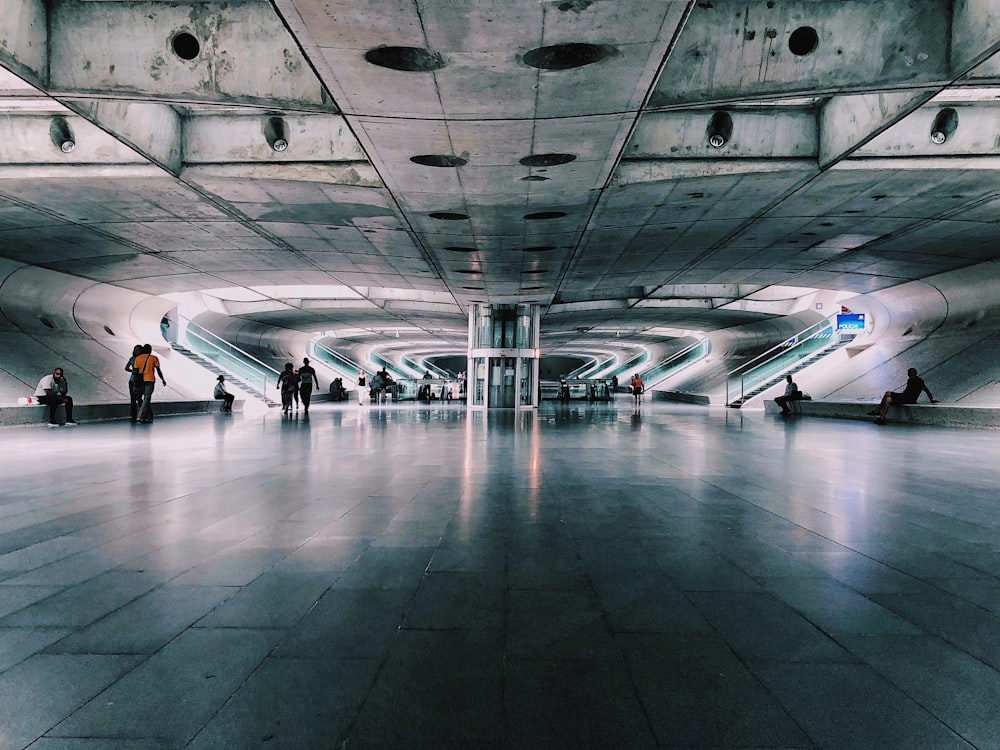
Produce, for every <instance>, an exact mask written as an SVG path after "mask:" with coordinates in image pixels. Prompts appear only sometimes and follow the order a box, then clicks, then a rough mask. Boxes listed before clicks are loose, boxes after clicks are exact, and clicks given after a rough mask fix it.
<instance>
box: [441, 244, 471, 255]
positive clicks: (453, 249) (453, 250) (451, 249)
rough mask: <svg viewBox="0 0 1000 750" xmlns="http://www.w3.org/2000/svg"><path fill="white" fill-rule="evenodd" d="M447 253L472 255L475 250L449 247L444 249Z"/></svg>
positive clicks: (458, 246) (455, 246) (459, 246)
mask: <svg viewBox="0 0 1000 750" xmlns="http://www.w3.org/2000/svg"><path fill="white" fill-rule="evenodd" d="M445 250H447V251H448V252H449V253H474V252H476V248H474V247H464V246H462V245H449V246H448V247H446V248H445Z"/></svg>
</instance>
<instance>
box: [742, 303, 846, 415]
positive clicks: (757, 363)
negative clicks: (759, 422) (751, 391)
mask: <svg viewBox="0 0 1000 750" xmlns="http://www.w3.org/2000/svg"><path fill="white" fill-rule="evenodd" d="M813 329H816V330H813ZM827 330H829V331H830V332H831V334H832V333H833V332H834V331H835V329H834V326H833V323H831V322H830V320H821V321H820V322H818V323H814V324H813V325H811V326H809V327H808V328H804V329H802V330H801V331H800V332H799V333H797V334H795V336H793V337H792V338H794V339H796V341H795V343H794V344H791V345H789V344H788V341H789V339H785V341H783V342H781V343H780V344H778V345H776V346H773V347H771V348H770V349H768V350H767V351H765V352H762V353H761V354H758V355H757V356H756V357H754V358H753V359H750V360H747V361H746V362H744V363H742V364H741V365H740V366H739V367H736V368H734V369H732V370H730V371H729V372H728V373H726V403H727V404H731V403H733V401H734V400H735V398H734V397H733V396H731V395H730V385H731V384H732V382H731V381H734V380H735V379H736V378H737V377H738V378H739V380H740V392H739V400H740V401H742V400H743V399H745V398H746V382H747V377H748V376H749V375H750V374H751V373H753V372H755V371H757V370H759V369H761V368H763V367H766V366H768V365H769V364H771V363H773V362H774V361H775V360H777V359H779V358H781V357H783V356H785V355H787V354H789V353H791V352H794V351H795V350H797V349H799V348H800V347H802V346H805V345H806V344H808V343H809V342H811V341H814V340H816V339H817V338H818V337H819V335H820V334H821V333H824V332H825V331H827ZM810 331H812V333H810ZM831 342H832V335H831ZM788 369H791V368H790V367H786V368H784V370H788ZM784 370H781V372H783V371H784ZM741 371H742V372H741ZM764 379H766V378H762V380H764Z"/></svg>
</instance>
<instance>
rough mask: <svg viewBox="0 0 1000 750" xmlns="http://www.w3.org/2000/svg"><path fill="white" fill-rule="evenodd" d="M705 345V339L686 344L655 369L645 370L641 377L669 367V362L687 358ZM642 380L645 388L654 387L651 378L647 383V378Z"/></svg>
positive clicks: (706, 341)
mask: <svg viewBox="0 0 1000 750" xmlns="http://www.w3.org/2000/svg"><path fill="white" fill-rule="evenodd" d="M707 343H708V340H707V339H699V340H698V341H695V342H694V343H693V344H688V345H687V346H685V347H684V348H683V349H681V350H680V351H676V352H674V353H673V354H671V355H670V356H669V357H667V358H666V359H665V360H663V361H662V362H659V363H658V364H657V365H656V366H655V367H650V368H649V369H648V370H646V372H644V373H643V375H644V376H649V373H652V372H655V371H656V370H659V369H661V368H663V367H669V366H670V363H671V362H673V361H675V360H677V359H680V358H681V357H684V356H687V355H688V354H690V353H691V352H693V351H694V350H695V349H697V348H699V347H701V346H705V345H706V344H707ZM642 380H643V382H644V383H646V386H647V387H652V386H653V385H655V383H653V382H652V379H651V378H648V380H649V382H646V381H647V377H643V379H642ZM661 380H662V378H661ZM657 382H659V381H657Z"/></svg>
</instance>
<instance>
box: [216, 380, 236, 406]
mask: <svg viewBox="0 0 1000 750" xmlns="http://www.w3.org/2000/svg"><path fill="white" fill-rule="evenodd" d="M216 380H218V381H219V382H218V383H216V384H215V394H214V395H215V398H216V399H219V400H220V401H222V402H223V403H222V411H229V412H231V411H232V410H233V401H235V400H236V396H234V395H233V394H231V393H230V392H229V391H227V390H226V376H225V375H220V376H219V377H218V378H216Z"/></svg>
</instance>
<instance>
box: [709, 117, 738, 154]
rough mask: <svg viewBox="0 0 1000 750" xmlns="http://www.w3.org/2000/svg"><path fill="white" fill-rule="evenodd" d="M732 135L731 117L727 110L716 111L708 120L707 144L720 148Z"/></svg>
mask: <svg viewBox="0 0 1000 750" xmlns="http://www.w3.org/2000/svg"><path fill="white" fill-rule="evenodd" d="M732 137H733V118H732V117H730V116H729V113H728V112H716V113H715V114H714V115H712V119H711V120H709V122H708V145H709V146H711V147H712V148H722V147H723V146H725V145H726V144H727V143H729V139H730V138H732Z"/></svg>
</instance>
